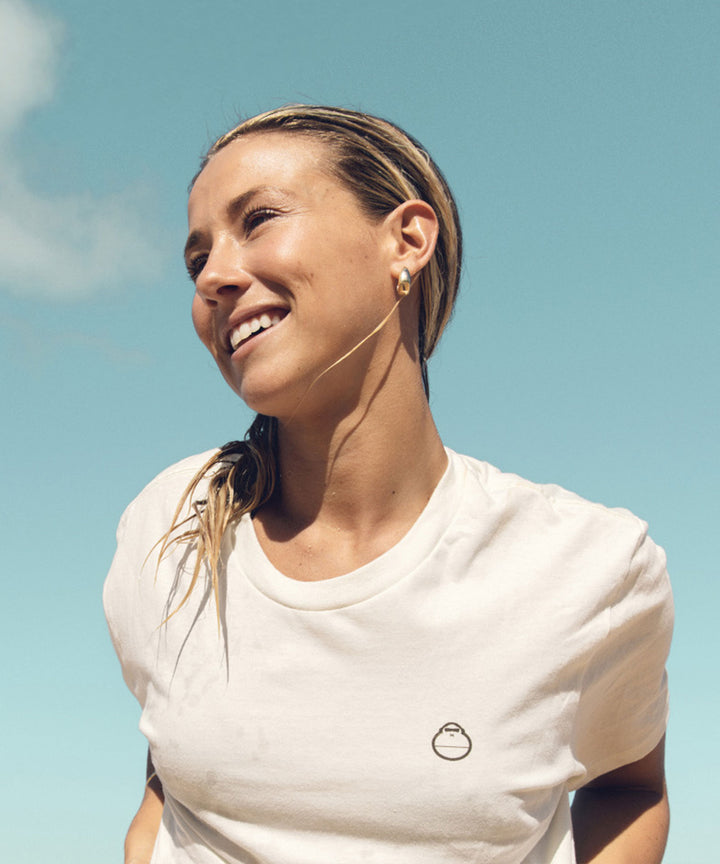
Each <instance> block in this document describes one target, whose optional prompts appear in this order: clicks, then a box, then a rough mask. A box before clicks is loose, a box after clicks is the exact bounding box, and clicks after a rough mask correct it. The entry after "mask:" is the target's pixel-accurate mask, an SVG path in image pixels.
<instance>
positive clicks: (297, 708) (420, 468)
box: [105, 106, 672, 864]
mask: <svg viewBox="0 0 720 864" xmlns="http://www.w3.org/2000/svg"><path fill="white" fill-rule="evenodd" d="M188 216H189V235H188V241H187V245H186V250H185V258H186V264H187V267H188V272H189V274H190V276H191V278H192V279H193V281H194V283H195V288H196V292H195V297H194V300H193V310H192V313H193V322H194V324H195V329H196V331H197V333H198V335H199V336H200V338H201V340H202V341H203V343H204V344H205V345H206V346H207V348H208V350H209V351H210V352H211V354H212V355H213V357H214V358H215V360H216V362H217V365H218V367H219V369H220V371H221V372H222V374H223V376H224V378H225V380H226V381H227V382H228V384H229V385H230V386H231V387H232V389H233V390H234V391H235V392H236V393H237V394H238V395H239V396H240V397H241V398H242V399H243V400H244V401H245V402H246V403H247V404H248V405H250V406H251V407H252V408H253V409H254V410H256V411H257V412H258V416H257V418H256V420H255V422H254V423H253V424H252V426H251V428H250V430H249V431H248V433H247V435H246V436H245V439H244V440H242V441H233V442H231V443H230V444H227V445H225V446H224V447H222V448H220V449H219V450H216V451H213V452H212V453H206V454H201V455H200V456H196V457H190V458H189V459H187V460H185V461H183V462H181V463H178V464H177V465H174V466H172V467H171V468H169V469H167V470H166V471H165V472H163V473H162V474H161V475H159V477H157V478H156V479H155V480H153V481H152V482H151V483H150V484H149V486H147V487H146V489H145V490H144V491H143V492H142V493H141V494H140V495H139V497H138V498H137V499H136V500H135V501H134V502H133V503H132V504H131V505H130V507H129V508H128V510H127V511H126V513H125V514H124V516H123V519H122V522H121V526H120V529H119V532H118V551H117V553H116V557H115V560H114V562H113V567H112V570H111V572H110V574H109V576H108V579H107V582H106V587H105V607H106V613H107V617H108V622H109V625H110V630H111V634H112V637H113V641H114V644H115V647H116V649H117V652H118V655H119V658H120V661H121V664H122V667H123V673H124V676H125V680H126V681H127V683H128V685H129V687H130V688H131V690H132V691H133V693H134V694H135V695H136V697H137V698H138V701H139V702H140V704H141V706H142V708H143V713H142V720H141V728H142V730H143V732H144V733H145V735H146V736H147V738H148V743H149V755H148V777H149V779H148V784H147V786H146V792H145V796H144V798H143V802H142V805H141V807H140V809H139V811H138V814H137V816H136V818H135V820H134V822H133V825H132V826H131V829H130V831H129V833H128V839H127V843H126V862H128V864H130V862H136V864H140V862H143V864H146V862H148V861H150V860H152V862H154V864H169V862H173V864H178V862H180V864H186V862H187V864H189V862H219V861H224V862H234V864H240V862H263V864H337V862H339V861H341V862H342V861H359V860H368V861H378V862H383V864H411V862H412V864H417V862H419V861H422V862H448V864H449V862H459V861H468V860H472V861H476V862H493V864H498V862H508V864H510V862H512V864H523V862H524V864H571V862H573V861H575V860H576V856H577V860H579V861H590V860H597V861H598V862H599V861H608V862H612V861H624V860H631V861H633V862H648V864H649V862H657V861H659V860H660V859H661V857H662V851H663V847H664V840H665V834H666V829H667V799H666V795H665V788H664V772H663V743H662V742H663V734H664V729H665V722H666V715H667V693H666V683H665V676H664V663H665V659H666V655H667V649H668V642H669V634H670V628H671V623H672V605H671V599H670V593H669V587H668V583H667V575H666V572H665V561H664V555H663V553H662V551H661V550H660V549H658V548H657V547H656V546H655V545H654V544H653V543H652V541H651V540H649V538H648V537H647V534H646V526H645V525H644V524H643V523H642V522H640V520H638V519H636V518H635V517H634V516H632V515H631V514H630V513H628V512H627V511H622V510H614V511H613V510H608V509H606V508H603V507H601V506H600V505H596V504H591V503H589V502H587V501H583V500H582V499H580V498H578V497H577V496H575V495H573V494H572V493H569V492H566V491H564V490H562V489H559V488H558V487H554V486H537V485H535V484H532V483H529V482H527V481H525V480H522V479H521V478H519V477H516V476H515V475H508V474H503V473H501V472H500V471H498V470H497V469H495V468H492V467H491V466H490V465H488V464H486V463H483V462H479V461H477V460H476V459H473V458H470V457H467V456H460V455H458V454H456V453H453V452H452V451H450V450H448V449H446V448H445V447H444V446H443V444H442V442H441V440H440V438H439V436H438V433H437V431H436V428H435V425H434V422H433V419H432V414H431V412H430V408H429V404H428V398H427V395H428V378H427V369H426V361H427V358H428V357H429V356H430V354H431V353H432V351H433V349H434V348H435V345H436V344H437V341H438V339H439V337H440V335H441V333H442V331H443V329H444V327H445V324H446V323H447V320H448V318H449V316H450V312H451V310H452V306H453V303H454V300H455V297H456V294H457V287H458V281H459V273H460V251H461V243H460V228H459V225H458V221H457V211H456V208H455V204H454V202H453V199H452V195H451V194H450V191H449V189H448V187H447V184H446V183H445V181H444V179H443V177H442V175H441V173H440V172H439V170H438V169H437V167H436V166H435V165H434V163H433V162H432V160H431V159H430V157H429V156H428V155H427V153H426V152H425V151H424V150H423V149H422V148H421V147H420V145H419V144H418V143H417V142H416V141H414V140H413V139H412V138H410V137H409V136H408V135H406V134H405V133H404V132H402V131H401V130H399V129H398V128H397V127H395V126H393V125H392V124H390V123H387V122H386V121H383V120H379V119H377V118H374V117H371V116H368V115H365V114H359V113H357V112H352V111H347V110H343V109H336V108H322V107H317V106H290V107H287V108H282V109H278V110H276V111H271V112H268V113H267V114H263V115H260V116H258V117H255V118H252V119H250V120H248V121H245V122H244V123H242V124H241V125H240V126H238V127H237V128H236V129H234V130H232V131H231V132H230V133H228V134H227V135H225V136H223V137H222V138H221V139H220V140H219V141H218V142H217V143H216V144H215V145H214V146H213V148H212V149H211V150H210V152H209V154H208V156H207V158H206V159H205V161H204V162H203V165H202V168H201V170H200V172H199V174H198V175H197V177H196V178H195V181H194V183H193V186H192V190H191V193H190V200H189V206H188ZM572 790H577V792H576V796H575V803H574V805H573V814H572V817H571V811H570V806H569V793H570V792H571V791H572ZM573 822H574V825H575V830H574V831H573Z"/></svg>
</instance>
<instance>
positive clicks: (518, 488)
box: [450, 451, 647, 537]
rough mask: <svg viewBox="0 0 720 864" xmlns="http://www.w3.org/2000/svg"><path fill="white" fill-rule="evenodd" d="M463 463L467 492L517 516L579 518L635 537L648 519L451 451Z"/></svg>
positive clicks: (576, 519)
mask: <svg viewBox="0 0 720 864" xmlns="http://www.w3.org/2000/svg"><path fill="white" fill-rule="evenodd" d="M450 454H451V458H453V459H454V460H456V463H457V464H458V465H460V466H461V467H462V470H463V471H464V474H465V486H466V489H467V492H468V494H469V495H475V496H477V497H483V496H485V497H486V498H487V500H488V501H492V502H495V503H497V504H503V505H504V506H505V507H506V508H507V509H508V510H509V511H511V512H513V513H514V514H517V515H518V516H520V517H522V516H532V515H535V516H536V517H538V518H542V517H543V515H545V516H546V517H548V518H549V517H550V516H552V515H554V516H555V517H557V518H559V517H565V518H567V519H570V520H575V521H580V522H594V523H597V524H598V525H601V524H607V525H609V526H613V527H614V528H615V529H616V530H619V531H626V532H628V533H629V534H633V535H635V536H636V537H637V536H641V535H644V534H645V533H646V531H647V523H646V522H644V521H643V520H642V519H640V518H639V517H637V516H636V515H635V514H634V513H631V512H630V510H627V509H625V508H623V507H607V506H605V505H604V504H600V503H598V502H595V501H590V500H588V499H586V498H583V497H582V496H580V495H578V494H576V493H575V492H571V491H569V490H568V489H565V488H563V487H562V486H558V485H557V484H554V483H535V482H533V481H532V480H527V479H525V478H524V477H520V476H519V475H518V474H513V473H509V472H506V471H501V470H500V469H499V468H496V467H495V466H493V465H490V464H489V463H488V462H483V461H481V460H479V459H475V458H474V457H472V456H464V455H461V454H458V453H454V452H453V451H450Z"/></svg>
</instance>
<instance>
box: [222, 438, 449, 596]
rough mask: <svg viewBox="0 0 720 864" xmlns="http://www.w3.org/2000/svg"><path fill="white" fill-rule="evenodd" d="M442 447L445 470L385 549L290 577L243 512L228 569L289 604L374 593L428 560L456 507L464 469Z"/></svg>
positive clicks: (248, 516) (384, 588)
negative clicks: (335, 571) (357, 563)
mask: <svg viewBox="0 0 720 864" xmlns="http://www.w3.org/2000/svg"><path fill="white" fill-rule="evenodd" d="M445 452H446V454H447V457H448V464H447V467H446V468H445V472H444V473H443V475H442V477H441V478H440V481H439V482H438V484H437V486H436V487H435V490H434V491H433V493H432V495H431V496H430V499H429V500H428V503H427V504H426V505H425V508H424V509H423V511H422V512H421V513H420V515H419V516H418V518H417V519H416V520H415V522H414V523H413V525H412V526H411V527H410V529H409V530H408V531H407V533H406V534H405V535H404V536H403V537H401V538H400V540H398V542H397V543H396V544H395V545H394V546H391V547H390V549H388V550H387V552H384V553H383V554H382V555H380V556H378V557H377V558H374V559H373V560H372V561H369V562H368V563H367V564H363V566H362V567H358V568H357V569H356V570H352V571H350V572H349V573H344V574H342V575H341V576H334V577H332V578H330V579H322V580H320V581H317V582H302V581H299V580H297V579H292V578H291V577H290V576H286V575H285V574H284V573H281V572H280V571H279V570H278V569H277V568H276V567H275V566H274V565H273V564H272V563H271V562H270V560H269V559H268V557H267V555H266V554H265V552H264V550H263V548H262V546H261V545H260V541H259V540H258V538H257V535H256V534H255V528H254V526H253V523H252V519H251V518H250V515H249V514H246V515H245V516H243V517H242V519H241V520H240V522H239V523H238V525H237V528H236V536H235V542H234V543H233V550H232V552H231V553H230V557H229V559H228V570H231V569H232V570H234V569H236V568H237V569H239V570H241V571H242V573H243V574H244V575H245V577H246V578H247V580H248V581H249V582H250V583H251V584H252V585H253V586H254V587H255V588H256V589H257V590H258V591H260V592H261V593H262V594H264V595H265V596H266V597H268V598H269V599H270V600H273V601H275V602H276V603H279V604H281V605H283V606H288V607H290V608H293V609H300V610H306V611H322V610H329V609H340V608H342V607H345V606H352V605H354V604H356V603H361V602H362V601H364V600H368V599H369V598H371V597H374V596H375V595H376V594H379V593H380V592H382V591H384V590H386V589H387V588H389V587H390V586H391V585H393V584H394V583H395V582H397V581H399V580H400V579H402V578H403V577H404V576H405V575H407V574H408V573H410V572H412V571H413V570H415V568H416V567H417V566H418V565H419V564H421V563H422V562H423V561H425V560H426V559H427V557H428V556H429V554H430V552H431V551H432V550H433V548H434V547H435V546H436V544H437V543H438V541H439V540H440V538H441V537H442V536H443V534H444V533H445V531H446V530H447V528H448V526H449V525H450V523H451V522H452V520H453V518H454V516H455V513H456V512H457V509H458V507H459V505H460V500H461V494H462V487H463V481H464V474H465V472H464V470H463V465H462V463H461V462H460V459H459V457H458V456H457V454H456V453H455V452H454V451H452V450H450V449H449V448H447V447H446V448H445Z"/></svg>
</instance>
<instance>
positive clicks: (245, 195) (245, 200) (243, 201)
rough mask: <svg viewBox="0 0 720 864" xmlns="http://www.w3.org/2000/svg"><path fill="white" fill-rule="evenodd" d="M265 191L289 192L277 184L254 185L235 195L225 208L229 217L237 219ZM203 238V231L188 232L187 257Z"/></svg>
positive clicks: (185, 250)
mask: <svg viewBox="0 0 720 864" xmlns="http://www.w3.org/2000/svg"><path fill="white" fill-rule="evenodd" d="M263 192H281V193H283V194H285V195H287V194H288V193H287V192H286V191H285V190H284V189H279V188H278V187H276V186H268V185H267V184H263V185H261V186H253V187H252V189H248V190H247V191H246V192H241V193H240V195H237V196H235V198H233V199H232V200H231V201H230V202H229V203H228V205H227V207H226V208H225V212H226V213H227V215H228V218H229V219H230V220H231V221H232V220H235V219H237V217H238V216H239V215H240V214H241V213H242V212H243V210H244V209H245V208H246V207H247V205H248V204H249V203H250V201H252V199H253V198H254V197H255V196H256V195H260V194H261V193H263ZM202 239H203V232H202V231H191V232H190V234H188V238H187V241H186V242H185V249H184V252H183V254H184V256H185V257H187V254H188V252H189V251H190V250H191V249H192V248H193V247H194V246H197V245H199V244H200V243H201V241H202Z"/></svg>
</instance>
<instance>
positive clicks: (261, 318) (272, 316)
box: [228, 309, 287, 351]
mask: <svg viewBox="0 0 720 864" xmlns="http://www.w3.org/2000/svg"><path fill="white" fill-rule="evenodd" d="M286 315H287V311H286V310H280V309H271V310H268V311H266V312H261V313H259V314H255V315H252V316H250V317H246V318H245V319H244V320H243V321H242V322H240V323H239V324H236V325H235V326H234V327H232V328H231V330H230V333H229V335H228V341H229V343H230V349H231V350H232V351H237V349H238V348H239V347H240V346H241V345H242V344H243V343H244V342H247V341H248V339H252V337H253V336H256V335H257V334H258V333H262V332H263V331H264V330H269V329H270V328H271V327H274V326H275V325H276V324H279V323H280V322H281V321H282V319H283V318H284V317H285V316H286Z"/></svg>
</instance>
